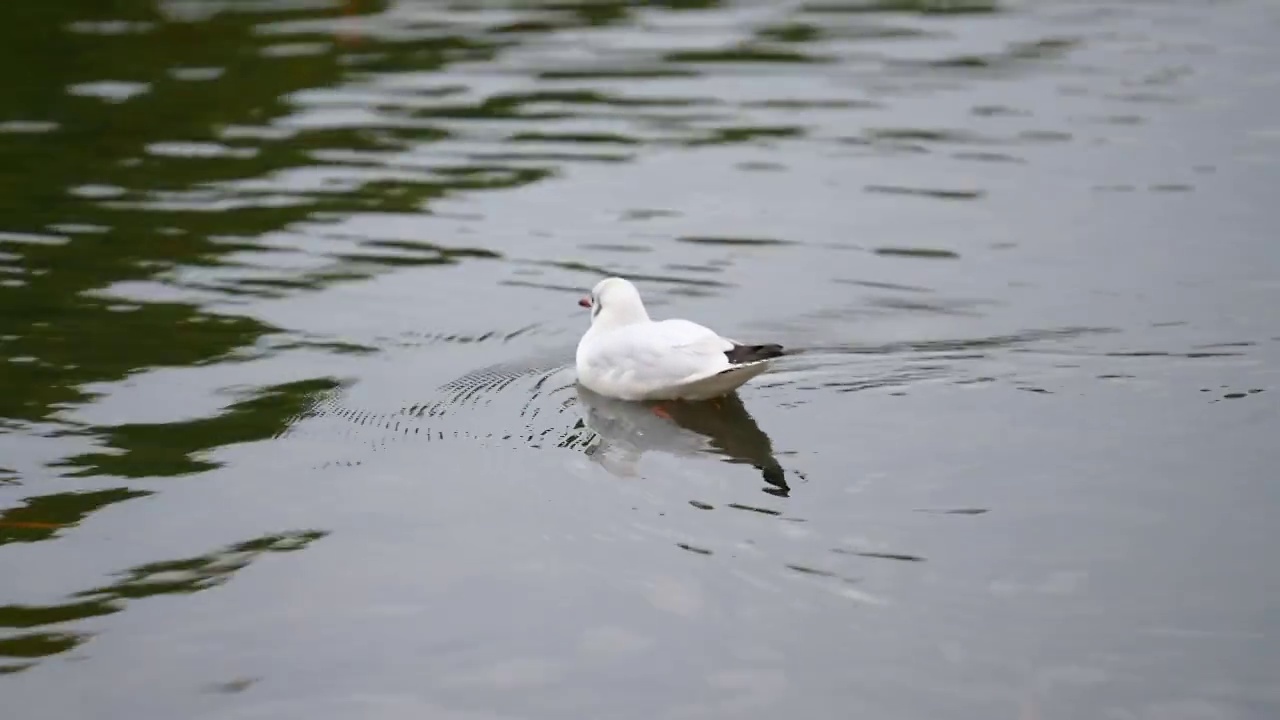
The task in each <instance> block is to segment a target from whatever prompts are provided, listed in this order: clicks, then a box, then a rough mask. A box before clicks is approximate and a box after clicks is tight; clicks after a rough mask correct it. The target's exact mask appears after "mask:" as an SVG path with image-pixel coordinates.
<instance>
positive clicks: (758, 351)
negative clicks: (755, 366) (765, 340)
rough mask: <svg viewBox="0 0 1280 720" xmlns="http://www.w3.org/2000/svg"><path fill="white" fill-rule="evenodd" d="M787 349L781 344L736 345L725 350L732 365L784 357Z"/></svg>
mask: <svg viewBox="0 0 1280 720" xmlns="http://www.w3.org/2000/svg"><path fill="white" fill-rule="evenodd" d="M784 354H786V351H785V350H783V349H782V346H781V345H777V344H772V343H771V344H768V345H734V346H733V347H732V348H730V349H728V350H725V351H724V355H725V357H727V358H729V364H730V365H745V364H747V363H753V362H760V361H761V360H772V359H773V358H776V357H782V356H783V355H784Z"/></svg>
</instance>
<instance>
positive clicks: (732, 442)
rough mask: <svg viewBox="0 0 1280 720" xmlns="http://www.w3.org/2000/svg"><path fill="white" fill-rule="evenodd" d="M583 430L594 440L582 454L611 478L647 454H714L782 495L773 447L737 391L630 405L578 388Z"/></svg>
mask: <svg viewBox="0 0 1280 720" xmlns="http://www.w3.org/2000/svg"><path fill="white" fill-rule="evenodd" d="M577 389H578V402H579V403H580V405H581V407H582V408H583V415H584V418H583V420H584V422H585V423H586V425H587V428H588V429H590V430H591V431H593V432H594V433H595V434H596V435H597V436H598V438H599V442H598V443H595V444H594V445H593V446H592V447H591V449H590V450H588V454H589V455H590V456H591V457H592V458H593V459H595V460H596V461H597V462H599V463H600V464H601V465H603V466H604V467H605V469H607V470H609V471H610V472H612V473H614V474H617V475H624V476H629V475H634V474H635V472H636V469H635V466H636V465H637V464H638V463H639V461H640V457H641V456H642V455H644V453H646V452H648V451H658V452H665V453H667V454H669V455H674V456H677V457H680V456H683V457H693V456H698V455H702V454H707V453H710V454H713V455H719V456H720V457H721V458H722V459H724V460H725V461H726V462H730V463H739V464H743V465H751V466H752V467H754V468H756V469H757V470H759V471H760V473H761V476H762V477H763V478H764V481H765V482H766V483H768V485H767V486H766V487H764V488H762V490H764V491H765V492H767V493H769V494H770V495H776V496H778V497H787V496H788V495H789V494H790V492H791V488H790V487H789V486H788V485H787V479H786V471H784V470H783V469H782V466H781V465H780V464H779V463H778V460H777V458H775V457H774V456H773V443H772V442H771V441H770V440H769V436H768V435H766V434H765V432H764V431H763V430H761V429H760V426H759V425H758V424H756V421H755V419H754V418H752V417H751V414H750V413H749V412H747V409H746V407H745V406H743V404H742V400H741V399H740V398H739V397H738V395H737V393H731V394H729V395H726V396H724V397H721V398H719V399H717V400H712V401H704V402H664V403H661V405H660V406H657V405H655V404H654V403H635V402H626V401H622V400H614V399H612V398H607V397H605V396H603V395H598V394H596V393H594V392H592V391H590V390H588V389H586V388H584V387H582V386H581V385H579V386H578V388H577Z"/></svg>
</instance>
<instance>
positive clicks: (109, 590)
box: [0, 530, 328, 673]
mask: <svg viewBox="0 0 1280 720" xmlns="http://www.w3.org/2000/svg"><path fill="white" fill-rule="evenodd" d="M327 534H328V533H325V532H320V531H315V530H308V531H292V532H285V533H279V534H274V535H266V536H263V537H259V538H255V539H253V540H248V541H245V542H241V543H236V544H234V545H231V546H229V547H226V548H222V549H220V550H216V551H214V552H211V553H207V554H205V555H198V556H195V557H190V558H182V559H178V560H167V561H162V562H154V563H147V564H145V565H139V566H137V567H133V568H130V569H129V570H127V571H125V572H123V573H121V577H120V579H119V580H117V581H116V582H113V583H110V584H108V585H104V586H102V587H97V588H93V589H90V590H82V591H80V592H77V593H73V594H72V595H71V599H70V600H69V601H68V602H65V603H59V604H56V605H0V628H11V629H27V628H35V627H46V626H49V625H56V624H61V623H66V622H70V621H73V620H84V619H86V618H91V617H98V616H102V615H111V614H113V613H117V612H120V611H121V610H123V609H124V603H125V602H126V601H128V600H136V599H139V598H145V597H151V596H154V595H173V594H190V593H197V592H200V591H202V590H208V589H210V588H213V587H217V586H218V585H221V584H222V583H225V582H227V581H228V580H229V579H230V578H231V576H232V575H233V574H234V573H235V572H236V571H238V570H240V569H241V568H244V567H246V566H248V565H249V563H251V562H253V561H254V560H255V559H257V558H258V557H259V556H261V555H263V554H266V553H282V552H293V551H295V550H301V549H303V548H305V547H307V546H308V545H310V544H311V543H312V542H314V541H316V540H319V539H320V538H322V537H324V536H325V535H327ZM90 637H91V635H90V634H88V633H76V632H68V631H65V630H49V631H41V632H28V633H20V634H17V635H11V636H9V637H5V638H0V662H3V661H4V659H6V658H9V659H16V660H26V659H38V658H44V657H48V656H51V655H57V654H61V653H65V652H67V651H69V650H72V649H74V648H76V647H78V646H79V645H81V644H83V643H84V642H85V641H87V640H88V639H89V638H90ZM30 666H31V663H22V662H18V663H8V664H0V673H3V672H17V671H20V670H24V669H26V668H27V667H30Z"/></svg>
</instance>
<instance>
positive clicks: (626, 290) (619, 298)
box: [578, 277, 649, 327]
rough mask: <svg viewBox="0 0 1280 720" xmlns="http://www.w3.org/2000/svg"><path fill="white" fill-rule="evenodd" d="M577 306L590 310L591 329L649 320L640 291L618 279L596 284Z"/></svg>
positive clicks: (608, 279)
mask: <svg viewBox="0 0 1280 720" xmlns="http://www.w3.org/2000/svg"><path fill="white" fill-rule="evenodd" d="M578 304H579V305H581V306H582V307H585V308H591V326H592V327H618V326H622V325H632V324H634V323H639V322H648V320H649V313H648V312H646V311H645V309H644V301H643V300H641V299H640V291H639V290H637V289H636V286H635V285H632V284H631V283H630V282H629V281H628V280H625V279H623V278H620V277H611V278H605V279H604V280H601V281H600V282H598V283H596V286H595V287H594V288H592V289H591V294H590V295H588V296H587V297H584V298H582V299H581V300H579V301H578Z"/></svg>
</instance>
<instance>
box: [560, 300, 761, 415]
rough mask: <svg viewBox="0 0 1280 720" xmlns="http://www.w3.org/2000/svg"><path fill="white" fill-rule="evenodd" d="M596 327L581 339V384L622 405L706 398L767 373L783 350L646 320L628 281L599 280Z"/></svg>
mask: <svg viewBox="0 0 1280 720" xmlns="http://www.w3.org/2000/svg"><path fill="white" fill-rule="evenodd" d="M578 304H579V305H581V306H582V307H587V308H591V327H590V328H588V329H587V332H586V333H585V334H584V335H583V336H582V340H580V341H579V342H578V354H577V361H576V362H577V369H578V381H579V382H581V383H582V384H583V385H584V386H586V388H587V389H588V390H591V391H592V392H595V393H598V394H600V395H604V396H606V397H611V398H617V399H619V400H708V399H712V398H718V397H721V396H723V395H727V394H729V393H731V392H733V391H734V390H736V389H737V388H738V387H739V386H741V385H742V384H743V383H745V382H747V381H748V380H750V379H751V378H753V377H755V376H757V375H759V374H760V373H762V372H764V371H765V370H768V369H769V361H770V360H772V359H774V358H776V357H779V356H781V355H782V354H783V350H782V346H781V345H743V344H742V343H739V342H736V341H734V340H730V339H728V338H723V337H720V336H719V335H718V334H716V333H715V332H714V331H713V330H710V329H708V328H705V327H703V326H701V325H699V324H697V323H694V322H690V321H688V320H675V319H672V320H659V321H657V322H654V321H653V320H650V319H649V313H648V312H646V311H645V309H644V302H643V301H641V299H640V291H638V290H636V286H635V285H632V284H631V283H630V282H628V281H627V280H624V279H622V278H619V277H611V278H607V279H605V280H601V281H600V282H599V283H598V284H597V285H596V286H595V287H594V288H593V289H592V290H591V295H590V296H589V297H584V298H582V299H581V300H579V301H578Z"/></svg>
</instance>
